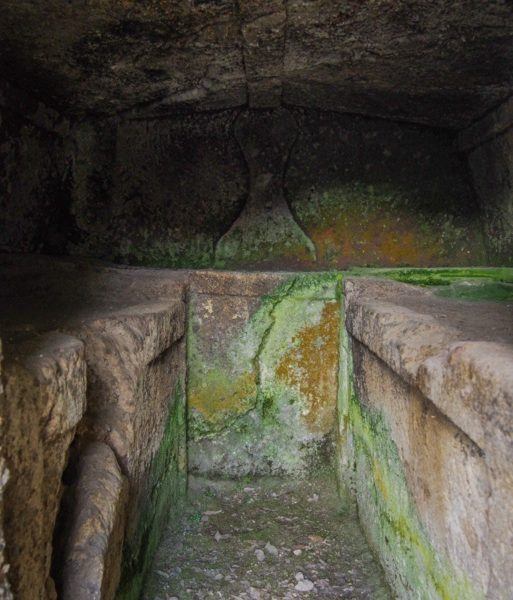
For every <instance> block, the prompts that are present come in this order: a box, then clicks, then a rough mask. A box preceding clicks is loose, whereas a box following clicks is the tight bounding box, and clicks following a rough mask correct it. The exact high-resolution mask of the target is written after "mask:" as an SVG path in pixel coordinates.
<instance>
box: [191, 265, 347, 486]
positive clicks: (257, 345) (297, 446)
mask: <svg viewBox="0 0 513 600" xmlns="http://www.w3.org/2000/svg"><path fill="white" fill-rule="evenodd" d="M339 281H340V275H339V274H337V273H315V274H304V275H298V276H294V277H290V278H288V279H286V280H285V281H284V282H283V283H282V284H281V285H279V286H278V287H277V288H276V289H275V290H274V291H273V292H272V293H270V294H268V295H267V296H265V297H263V298H262V299H261V300H260V302H259V303H258V305H257V307H256V308H255V309H251V310H250V308H249V307H250V304H249V300H247V302H243V303H242V304H241V305H234V306H236V308H238V310H240V311H241V313H244V315H247V316H244V317H243V318H241V320H240V323H239V321H236V322H237V323H239V325H238V326H237V327H236V328H235V333H233V332H232V333H230V334H229V333H228V329H229V321H230V320H233V319H237V318H238V317H237V315H232V314H231V313H230V314H227V315H213V316H212V318H214V319H222V320H223V319H226V320H228V323H226V326H222V323H221V327H220V328H218V329H216V330H215V331H214V332H213V333H212V332H211V333H208V332H209V331H210V330H209V324H208V319H209V315H208V311H206V312H202V313H201V315H200V316H199V317H198V316H197V315H194V314H193V315H191V319H190V325H189V338H188V364H189V386H188V398H189V407H190V411H189V435H190V441H189V444H190V445H189V447H190V460H191V467H192V468H193V470H198V471H200V472H208V473H210V474H212V473H215V474H225V475H237V476H241V475H244V474H246V473H248V472H249V473H253V472H257V473H283V472H285V473H296V474H297V473H300V472H304V471H305V470H307V469H308V468H309V466H311V465H312V464H314V463H315V464H317V463H318V461H319V460H323V458H322V455H323V448H324V445H325V444H326V443H327V440H328V438H329V437H330V436H331V434H332V433H333V428H334V409H335V397H336V392H337V371H338V330H339V324H340V321H339V310H340V297H339V293H338V284H339ZM191 306H192V310H193V311H195V308H194V300H193V301H192V304H191ZM195 321H196V322H197V323H196V325H195V324H194V322H195ZM198 336H199V337H198ZM205 336H206V340H205V339H204V338H205ZM212 336H213V337H212ZM200 338H201V339H200ZM200 347H202V348H203V350H202V349H201V348H200Z"/></svg>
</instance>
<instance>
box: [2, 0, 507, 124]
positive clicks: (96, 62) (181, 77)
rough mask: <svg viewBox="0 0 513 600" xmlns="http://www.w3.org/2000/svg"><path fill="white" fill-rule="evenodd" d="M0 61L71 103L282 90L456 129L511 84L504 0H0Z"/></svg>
mask: <svg viewBox="0 0 513 600" xmlns="http://www.w3.org/2000/svg"><path fill="white" fill-rule="evenodd" d="M0 68H1V69H2V73H3V74H4V77H5V78H7V79H8V80H10V81H11V82H12V83H14V84H16V85H17V86H19V87H21V88H24V89H27V90H28V89H30V90H33V91H35V92H36V93H37V94H38V96H39V97H40V98H42V99H43V100H45V101H46V102H47V103H48V104H50V105H53V106H54V107H56V108H60V109H61V110H63V111H65V112H67V113H69V114H75V115H86V114H98V115H111V114H116V113H120V112H128V113H129V114H133V115H135V116H137V117H141V118H147V117H154V116H159V115H164V114H169V113H173V112H177V111H182V110H186V111H205V110H217V109H225V108H233V107H238V106H243V105H249V106H252V107H273V106H277V105H279V104H285V105H287V104H288V105H294V106H306V107H313V108H319V109H327V110H336V111H341V112H351V113H359V114H364V115H372V116H379V117H384V118H391V119H398V120H407V121H412V122H418V123H424V124H428V125H434V126H442V127H450V128H456V129H457V128H462V127H464V126H466V125H468V124H469V123H471V122H472V121H473V120H475V119H476V118H478V117H480V116H482V115H483V114H485V113H486V112H487V111H489V110H491V109H492V108H494V107H495V106H497V105H498V104H499V103H501V102H502V101H503V100H505V99H506V98H507V97H508V96H509V95H511V94H512V93H513V2H510V1H507V0H503V1H500V0H494V1H490V2H483V0H455V1H452V2H447V1H446V0H367V1H362V0H346V1H344V2H339V1H335V0H288V1H283V0H266V1H264V0H239V1H238V2H237V1H229V0H226V1H225V0H31V1H28V0H26V1H20V0H3V2H2V13H1V18H0Z"/></svg>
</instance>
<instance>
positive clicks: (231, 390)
mask: <svg viewBox="0 0 513 600" xmlns="http://www.w3.org/2000/svg"><path fill="white" fill-rule="evenodd" d="M256 392H257V387H256V380H255V375H254V373H252V372H248V373H243V374H242V375H239V376H238V377H233V378H230V377H229V376H227V375H226V374H224V373H220V372H218V371H215V370H212V371H209V372H208V373H206V374H205V375H204V376H202V378H201V382H200V383H199V384H198V385H196V386H192V389H190V390H189V407H190V408H191V409H193V410H196V411H198V413H200V414H201V416H202V417H203V418H204V419H205V420H206V421H209V422H211V423H214V424H219V423H222V422H223V421H224V420H225V419H226V418H227V417H229V416H237V415H240V414H243V413H245V412H247V411H248V410H250V409H251V408H252V407H253V406H254V405H255V402H256Z"/></svg>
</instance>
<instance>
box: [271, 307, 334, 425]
mask: <svg viewBox="0 0 513 600" xmlns="http://www.w3.org/2000/svg"><path fill="white" fill-rule="evenodd" d="M339 327H340V304H339V302H337V301H333V302H327V303H326V304H325V305H324V308H323V310H322V315H321V320H320V322H319V323H318V324H317V325H312V326H309V327H305V328H303V329H302V330H301V331H300V332H299V333H298V334H297V335H296V336H295V337H294V338H293V347H292V348H291V349H290V350H289V351H288V352H287V353H286V354H285V356H283V358H282V359H281V361H280V363H279V365H278V367H277V369H276V376H277V377H278V379H280V380H281V381H283V382H284V383H286V384H287V385H289V386H291V387H295V388H296V389H297V390H298V391H299V392H300V394H301V395H302V396H303V397H304V398H305V399H306V402H307V404H306V406H305V415H304V418H305V421H306V423H307V424H308V427H309V429H310V430H311V431H312V432H322V433H326V432H329V431H331V430H332V428H333V426H334V423H335V405H336V399H337V372H338V341H339Z"/></svg>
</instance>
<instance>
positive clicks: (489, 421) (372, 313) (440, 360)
mask: <svg viewBox="0 0 513 600" xmlns="http://www.w3.org/2000/svg"><path fill="white" fill-rule="evenodd" d="M345 290H346V301H345V302H346V304H345V306H346V327H347V330H348V332H349V333H350V334H351V335H352V336H353V337H354V338H356V339H357V340H358V341H359V342H361V343H362V344H364V345H365V346H366V347H367V348H368V349H369V350H371V351H372V352H373V353H374V354H375V355H376V356H378V357H379V358H380V359H381V360H383V361H384V362H385V363H386V364H387V365H388V366H389V367H390V368H391V369H392V370H393V371H395V372H396V373H397V374H398V375H400V376H401V377H402V378H403V379H404V380H405V381H407V382H408V383H409V384H411V385H413V386H415V387H416V388H417V389H419V390H420V391H421V392H422V393H423V394H424V395H425V396H426V398H428V399H429V400H430V401H431V402H432V403H433V404H434V405H435V406H436V407H437V409H438V410H440V411H441V412H442V413H443V414H444V415H445V416H446V417H447V418H449V419H450V420H451V421H452V422H453V423H454V424H455V425H456V426H457V427H459V428H460V429H461V430H462V431H463V432H464V433H465V434H466V435H468V437H470V438H471V439H472V440H473V441H474V442H475V443H476V444H477V446H479V447H480V448H481V449H482V450H484V451H488V450H491V449H492V448H493V449H497V450H500V451H501V453H503V454H504V455H505V456H508V455H511V451H512V449H513V441H512V432H511V420H512V415H513V346H511V345H509V344H505V343H504V344H500V343H494V342H491V341H489V340H483V339H479V335H477V334H476V337H475V338H474V339H473V332H472V331H468V330H467V331H466V330H465V329H460V328H459V327H457V326H452V325H451V322H450V320H449V322H446V323H444V322H442V319H441V318H437V317H436V316H434V315H430V314H426V313H425V312H416V311H414V310H411V309H410V308H407V307H405V306H402V305H401V304H399V303H398V304H394V303H393V302H391V297H390V294H391V293H392V294H393V291H394V290H395V291H396V292H397V294H398V296H401V295H405V294H406V295H407V294H410V295H411V296H413V297H414V296H415V295H418V296H419V297H420V298H421V299H422V300H425V299H426V298H428V297H429V295H431V292H430V291H428V290H423V289H422V290H419V289H417V288H413V287H412V286H409V285H405V284H400V283H395V282H381V281H379V280H371V279H366V278H361V279H360V280H356V279H348V280H347V281H346V283H345ZM380 296H381V297H383V298H384V299H383V300H381V299H380ZM449 302H450V301H449ZM439 306H443V304H442V303H441V302H440V305H439ZM453 306H454V303H453ZM460 307H461V309H462V310H463V309H465V310H466V311H469V312H470V313H471V312H472V310H473V306H472V305H471V304H468V303H467V304H464V305H460ZM422 310H424V311H425V307H424V308H423V309H422Z"/></svg>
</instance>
